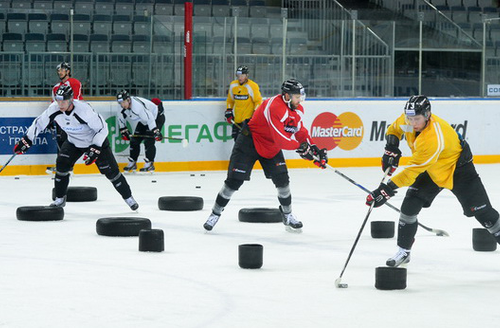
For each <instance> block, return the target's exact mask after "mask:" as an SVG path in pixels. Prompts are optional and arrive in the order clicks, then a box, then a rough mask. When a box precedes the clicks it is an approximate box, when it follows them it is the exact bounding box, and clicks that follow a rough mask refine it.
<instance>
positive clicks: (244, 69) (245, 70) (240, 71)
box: [236, 65, 249, 75]
mask: <svg viewBox="0 0 500 328" xmlns="http://www.w3.org/2000/svg"><path fill="white" fill-rule="evenodd" d="M248 72H249V70H248V66H245V65H241V66H238V68H237V69H236V75H240V74H246V75H248Z"/></svg>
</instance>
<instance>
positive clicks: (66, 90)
mask: <svg viewBox="0 0 500 328" xmlns="http://www.w3.org/2000/svg"><path fill="white" fill-rule="evenodd" d="M55 98H56V100H72V99H73V89H71V87H70V86H69V85H65V84H63V85H61V86H60V87H59V89H57V91H56V96H55Z"/></svg>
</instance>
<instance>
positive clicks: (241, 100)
mask: <svg viewBox="0 0 500 328" xmlns="http://www.w3.org/2000/svg"><path fill="white" fill-rule="evenodd" d="M248 74H249V69H248V67H247V66H245V65H241V66H238V68H237V69H236V80H233V81H232V82H231V83H230V84H229V91H228V94H227V99H226V111H225V112H224V118H225V119H226V121H227V123H229V124H232V129H233V130H232V132H231V136H232V137H233V139H234V140H236V138H237V137H238V134H239V131H240V128H241V124H242V123H243V122H244V121H245V120H248V119H250V118H251V117H252V115H253V113H254V111H255V109H256V108H257V107H258V106H259V105H260V104H261V103H262V95H261V94H260V90H259V85H258V84H257V83H255V82H254V81H252V80H250V79H249V78H248Z"/></svg>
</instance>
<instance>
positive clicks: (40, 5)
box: [33, 0, 53, 12]
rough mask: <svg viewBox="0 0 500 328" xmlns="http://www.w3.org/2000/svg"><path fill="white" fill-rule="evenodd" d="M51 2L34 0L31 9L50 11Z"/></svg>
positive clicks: (50, 0) (49, 0)
mask: <svg viewBox="0 0 500 328" xmlns="http://www.w3.org/2000/svg"><path fill="white" fill-rule="evenodd" d="M52 8H53V2H52V0H36V1H35V2H33V9H41V10H45V11H46V12H50V11H52Z"/></svg>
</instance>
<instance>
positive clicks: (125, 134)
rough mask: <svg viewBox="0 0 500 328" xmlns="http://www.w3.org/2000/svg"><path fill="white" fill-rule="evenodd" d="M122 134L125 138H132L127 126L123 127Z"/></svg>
mask: <svg viewBox="0 0 500 328" xmlns="http://www.w3.org/2000/svg"><path fill="white" fill-rule="evenodd" d="M120 134H121V135H122V139H123V140H127V141H128V140H130V131H129V130H128V129H127V128H121V129H120Z"/></svg>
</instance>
